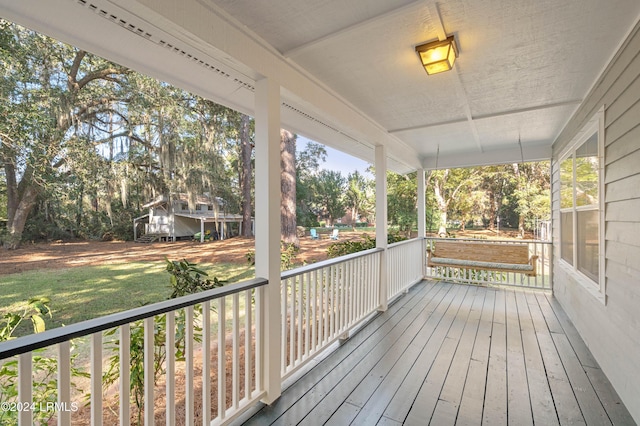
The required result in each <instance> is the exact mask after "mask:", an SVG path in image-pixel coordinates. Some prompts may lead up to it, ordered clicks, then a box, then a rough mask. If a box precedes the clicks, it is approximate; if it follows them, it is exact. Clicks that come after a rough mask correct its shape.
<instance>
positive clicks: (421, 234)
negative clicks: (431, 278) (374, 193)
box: [416, 169, 427, 277]
mask: <svg viewBox="0 0 640 426" xmlns="http://www.w3.org/2000/svg"><path fill="white" fill-rule="evenodd" d="M424 177H425V174H424V169H418V170H417V171H416V180H417V184H418V185H417V187H418V238H420V239H422V244H421V250H422V257H421V259H422V276H423V277H426V276H427V261H426V258H425V257H426V252H427V242H426V240H425V238H426V236H427V215H426V213H427V203H426V198H427V195H426V190H427V188H426V184H425V181H424Z"/></svg>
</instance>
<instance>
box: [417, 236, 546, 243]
mask: <svg viewBox="0 0 640 426" xmlns="http://www.w3.org/2000/svg"><path fill="white" fill-rule="evenodd" d="M426 239H427V240H432V241H451V240H456V241H471V242H476V243H507V244H516V243H522V244H524V243H527V244H529V243H535V244H549V245H550V244H553V242H552V241H548V240H524V239H522V240H521V239H510V240H507V239H502V240H496V239H493V238H492V239H483V238H442V237H426Z"/></svg>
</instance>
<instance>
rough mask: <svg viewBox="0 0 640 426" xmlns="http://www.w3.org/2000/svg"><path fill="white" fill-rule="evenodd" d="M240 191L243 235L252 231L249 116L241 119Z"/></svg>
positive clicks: (247, 235) (248, 234)
mask: <svg viewBox="0 0 640 426" xmlns="http://www.w3.org/2000/svg"><path fill="white" fill-rule="evenodd" d="M240 147H241V150H240V162H241V166H240V192H241V193H242V236H244V237H250V236H251V235H252V232H251V169H252V167H251V150H252V147H251V140H250V139H249V116H248V115H243V116H242V119H241V121H240Z"/></svg>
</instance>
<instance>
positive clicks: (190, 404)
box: [184, 297, 224, 425]
mask: <svg viewBox="0 0 640 426" xmlns="http://www.w3.org/2000/svg"><path fill="white" fill-rule="evenodd" d="M221 299H224V297H222V298H221ZM184 314H185V327H184V328H185V330H184V331H185V345H184V356H185V366H184V370H185V377H184V386H185V423H186V424H187V425H192V424H193V422H194V421H195V412H194V402H195V401H194V389H193V388H194V386H193V374H194V368H193V367H194V365H193V344H194V329H193V328H194V321H193V305H190V306H187V307H186V308H184Z"/></svg>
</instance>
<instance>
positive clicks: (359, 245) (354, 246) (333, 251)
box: [327, 231, 406, 258]
mask: <svg viewBox="0 0 640 426" xmlns="http://www.w3.org/2000/svg"><path fill="white" fill-rule="evenodd" d="M403 240H406V238H405V237H403V236H402V235H401V234H400V233H399V232H397V231H395V232H390V233H389V234H387V243H388V244H393V243H397V242H399V241H403ZM375 247H376V239H375V238H374V237H370V236H369V235H368V234H362V239H361V240H347V241H340V242H337V243H333V244H331V245H330V246H329V247H328V248H327V255H328V257H329V258H334V257H340V256H346V255H347V254H351V253H357V252H360V251H364V250H369V249H372V248H375Z"/></svg>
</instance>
